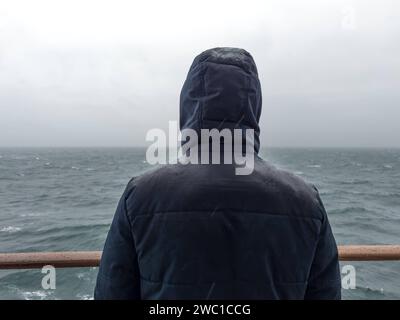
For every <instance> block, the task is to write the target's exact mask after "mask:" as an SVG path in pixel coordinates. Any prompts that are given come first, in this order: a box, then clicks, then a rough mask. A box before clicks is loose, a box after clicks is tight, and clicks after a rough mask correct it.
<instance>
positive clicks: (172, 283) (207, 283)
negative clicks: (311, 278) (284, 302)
mask: <svg viewBox="0 0 400 320" xmlns="http://www.w3.org/2000/svg"><path fill="white" fill-rule="evenodd" d="M140 279H141V280H143V281H147V282H152V283H162V284H166V285H170V286H194V285H210V284H213V283H217V282H220V283H232V282H233V283H235V282H244V283H252V284H256V283H257V284H259V283H260V282H259V281H246V280H233V281H232V280H215V281H210V282H192V283H179V282H166V281H161V280H153V279H147V278H144V277H143V276H142V275H141V276H140ZM271 284H273V285H278V286H287V285H292V286H294V285H308V282H307V281H298V282H272V283H270V282H268V283H265V285H271Z"/></svg>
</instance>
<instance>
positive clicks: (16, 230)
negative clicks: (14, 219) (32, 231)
mask: <svg viewBox="0 0 400 320" xmlns="http://www.w3.org/2000/svg"><path fill="white" fill-rule="evenodd" d="M21 230H22V229H21V228H20V227H13V226H8V227H3V228H1V229H0V232H8V233H15V232H18V231H21Z"/></svg>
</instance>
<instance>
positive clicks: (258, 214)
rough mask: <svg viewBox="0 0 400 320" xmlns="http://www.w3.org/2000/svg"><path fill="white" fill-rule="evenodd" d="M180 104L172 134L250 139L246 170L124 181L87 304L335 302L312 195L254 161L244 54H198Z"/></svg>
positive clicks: (324, 232)
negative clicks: (223, 133) (224, 133)
mask: <svg viewBox="0 0 400 320" xmlns="http://www.w3.org/2000/svg"><path fill="white" fill-rule="evenodd" d="M180 100H181V102H180V128H181V130H182V129H188V128H189V129H193V130H195V131H196V132H200V130H201V129H214V128H216V129H219V130H222V129H229V130H232V129H253V130H254V155H255V160H254V170H253V171H252V173H251V174H249V175H237V174H235V170H234V168H235V164H231V165H229V164H222V165H215V164H210V165H203V164H180V163H178V164H173V165H164V166H161V167H159V168H157V169H155V170H152V171H149V172H147V173H145V174H143V175H141V176H139V177H136V178H133V179H132V180H131V181H130V182H129V183H128V186H127V187H126V190H125V192H124V194H123V195H122V197H121V199H120V201H119V204H118V207H117V210H116V213H115V216H114V220H113V222H112V225H111V228H110V230H109V233H108V236H107V240H106V243H105V246H104V251H103V255H102V258H101V263H100V268H99V273H98V278H97V283H96V288H95V294H94V297H95V299H340V297H341V281H340V273H339V264H338V252H337V246H336V243H335V239H334V237H333V235H332V231H331V227H330V225H329V221H328V217H327V214H326V212H325V209H324V206H323V204H322V202H321V199H320V197H319V195H318V191H317V189H316V188H315V187H314V186H312V185H310V184H307V183H305V182H304V181H303V180H302V179H301V178H299V177H297V176H295V175H293V174H291V173H289V172H286V171H282V170H279V169H277V168H275V167H274V166H272V165H270V164H269V163H267V162H265V161H264V160H262V159H261V158H260V157H258V155H257V153H258V150H259V146H260V142H259V133H260V129H259V125H258V121H259V119H260V114H261V87H260V82H259V79H258V74H257V68H256V65H255V63H254V61H253V58H252V57H251V55H250V54H249V53H248V52H246V51H245V50H242V49H235V48H214V49H210V50H207V51H205V52H203V53H201V54H200V55H199V56H197V57H196V58H195V60H194V62H193V64H192V66H191V67H190V70H189V73H188V76H187V79H186V81H185V83H184V85H183V89H182V92H181V99H180Z"/></svg>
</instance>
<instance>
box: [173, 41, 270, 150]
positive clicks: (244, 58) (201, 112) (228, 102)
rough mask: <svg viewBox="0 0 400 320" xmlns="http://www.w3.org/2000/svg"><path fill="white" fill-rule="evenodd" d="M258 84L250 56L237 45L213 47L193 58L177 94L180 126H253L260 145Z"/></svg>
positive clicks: (197, 130) (237, 127) (216, 127)
mask: <svg viewBox="0 0 400 320" xmlns="http://www.w3.org/2000/svg"><path fill="white" fill-rule="evenodd" d="M261 104H262V98H261V86H260V81H259V79H258V73H257V67H256V64H255V62H254V60H253V57H252V56H251V55H250V53H248V52H247V51H245V50H243V49H238V48H213V49H209V50H207V51H204V52H202V53H201V54H199V55H198V56H197V57H196V58H195V59H194V61H193V63H192V65H191V67H190V69H189V72H188V75H187V78H186V80H185V83H184V85H183V88H182V91H181V96H180V129H181V130H183V129H188V128H190V129H193V130H195V131H196V132H197V134H198V135H199V136H200V130H201V129H214V128H215V129H218V130H222V129H231V130H233V129H243V136H245V134H244V129H254V149H255V152H258V150H259V147H260V138H259V136H260V128H259V125H258V122H259V119H260V115H261Z"/></svg>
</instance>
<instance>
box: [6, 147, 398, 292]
mask: <svg viewBox="0 0 400 320" xmlns="http://www.w3.org/2000/svg"><path fill="white" fill-rule="evenodd" d="M145 152H146V150H145V149H144V148H0V252H30V251H34V252H39V251H63V250H101V249H102V248H103V244H104V241H105V238H106V235H107V232H108V229H109V226H110V223H111V220H112V217H113V214H114V212H115V208H116V205H117V202H118V200H119V198H120V196H121V194H122V192H123V190H124V188H125V186H126V184H127V182H128V181H129V179H130V178H131V177H132V176H136V175H138V174H141V173H143V172H145V171H146V170H148V169H150V168H151V166H150V165H149V164H148V163H147V162H146V160H145ZM260 154H261V156H262V157H263V158H264V159H266V160H267V161H269V162H271V163H273V164H275V165H276V166H277V167H280V168H282V169H286V170H290V171H292V172H294V173H295V174H297V175H299V176H300V177H302V178H303V179H305V180H306V181H308V182H312V183H314V184H315V185H316V186H317V188H318V189H319V191H320V194H321V197H322V200H323V202H324V204H325V207H326V210H327V212H328V217H329V220H330V223H331V225H332V229H333V233H334V235H335V237H336V241H337V243H338V244H340V245H348V244H400V149H358V148H356V149H353V148H264V149H262V150H261V152H260ZM149 196H151V195H149ZM349 264H350V265H352V266H353V267H354V270H355V272H356V277H355V280H356V283H355V288H353V289H351V288H350V289H343V290H342V296H343V298H344V299H400V261H399V262H356V263H354V262H342V263H341V268H342V271H343V270H348V269H346V265H349ZM41 271H42V270H40V269H37V270H0V299H93V289H94V286H95V282H96V275H97V268H73V269H57V270H56V288H55V289H46V290H45V289H43V287H42V278H43V277H44V276H45V274H43V273H42V272H41ZM344 275H345V273H344Z"/></svg>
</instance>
